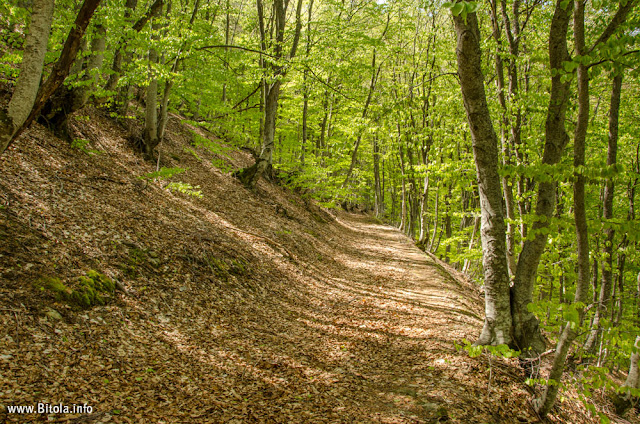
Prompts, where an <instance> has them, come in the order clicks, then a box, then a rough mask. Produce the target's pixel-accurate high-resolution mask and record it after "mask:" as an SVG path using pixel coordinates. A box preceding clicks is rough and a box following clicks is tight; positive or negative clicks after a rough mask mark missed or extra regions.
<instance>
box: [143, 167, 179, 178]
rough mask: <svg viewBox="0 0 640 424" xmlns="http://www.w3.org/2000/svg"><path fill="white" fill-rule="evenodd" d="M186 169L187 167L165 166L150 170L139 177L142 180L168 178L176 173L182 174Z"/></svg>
mask: <svg viewBox="0 0 640 424" xmlns="http://www.w3.org/2000/svg"><path fill="white" fill-rule="evenodd" d="M185 171H186V169H185V168H177V167H176V168H165V167H164V166H163V167H162V168H160V170H159V171H154V172H150V173H148V174H145V175H141V176H139V177H138V178H140V179H141V180H156V179H159V180H168V179H170V178H172V177H174V176H175V175H179V174H182V173H184V172H185Z"/></svg>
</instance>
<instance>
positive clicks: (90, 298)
mask: <svg viewBox="0 0 640 424" xmlns="http://www.w3.org/2000/svg"><path fill="white" fill-rule="evenodd" d="M38 283H39V285H40V287H41V288H42V289H43V290H45V289H46V290H48V291H49V292H51V293H53V294H54V295H55V296H56V299H58V300H61V301H65V302H67V303H68V304H70V305H76V306H79V307H81V308H91V307H92V306H96V305H104V304H105V303H107V302H108V301H109V300H110V298H111V297H112V295H113V293H114V291H115V288H116V285H115V283H114V282H113V280H111V279H110V278H109V277H107V276H106V275H104V274H101V273H99V272H98V271H95V270H91V271H89V272H87V273H86V274H85V275H83V276H81V277H78V278H77V279H76V280H75V281H72V282H71V283H70V284H69V285H66V284H65V283H63V282H62V280H60V279H59V278H57V277H43V278H41V279H40V280H39V282H38Z"/></svg>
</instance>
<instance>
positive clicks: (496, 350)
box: [453, 339, 520, 359]
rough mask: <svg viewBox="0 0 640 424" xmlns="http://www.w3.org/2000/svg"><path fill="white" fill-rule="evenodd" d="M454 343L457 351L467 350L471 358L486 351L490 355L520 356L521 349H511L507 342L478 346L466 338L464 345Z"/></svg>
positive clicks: (508, 357)
mask: <svg viewBox="0 0 640 424" xmlns="http://www.w3.org/2000/svg"><path fill="white" fill-rule="evenodd" d="M453 345H454V346H455V348H456V350H457V351H459V350H460V349H464V350H466V351H467V353H468V354H469V356H470V357H471V358H476V357H478V356H480V355H482V353H483V352H485V351H486V352H487V353H489V354H490V355H493V356H501V357H503V358H507V359H510V358H517V357H518V356H520V352H519V351H517V350H513V349H511V348H510V347H509V346H507V345H506V344H501V345H497V346H483V345H478V346H476V345H474V344H472V343H471V342H470V341H468V340H467V339H464V340H463V344H462V345H459V344H458V343H456V342H454V343H453Z"/></svg>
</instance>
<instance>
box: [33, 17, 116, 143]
mask: <svg viewBox="0 0 640 424" xmlns="http://www.w3.org/2000/svg"><path fill="white" fill-rule="evenodd" d="M106 38H107V31H106V28H105V27H104V26H103V25H102V24H97V25H96V26H95V28H94V37H93V39H92V40H91V47H90V54H91V56H90V57H89V60H88V63H87V66H86V69H85V71H84V75H82V77H81V79H80V81H81V84H80V85H79V86H77V87H75V88H69V87H67V86H65V85H64V84H62V85H60V86H59V87H58V89H57V90H56V91H55V93H53V95H52V96H51V97H50V98H49V100H47V102H46V103H45V105H44V107H43V108H42V112H41V117H40V121H41V122H42V123H43V124H45V125H48V126H49V127H50V128H51V129H52V130H53V131H54V132H55V134H56V135H57V136H58V137H60V138H62V139H66V140H68V141H71V137H70V134H69V121H68V118H69V115H71V114H72V113H75V112H77V111H78V110H80V109H82V108H83V107H84V106H85V105H86V104H87V102H88V101H89V96H90V94H91V92H92V91H93V90H94V89H95V87H96V85H97V83H98V82H99V78H100V75H99V72H100V69H101V68H102V62H103V60H104V50H105V46H106ZM82 62H83V61H82V60H78V59H76V61H75V63H74V65H73V67H76V65H77V64H79V68H80V70H81V69H82Z"/></svg>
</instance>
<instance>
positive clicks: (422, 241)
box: [418, 157, 429, 248]
mask: <svg viewBox="0 0 640 424" xmlns="http://www.w3.org/2000/svg"><path fill="white" fill-rule="evenodd" d="M422 163H423V165H425V168H426V167H427V166H428V164H429V159H428V157H425V158H423V161H422ZM428 207H429V171H427V170H425V175H424V180H423V184H422V195H421V196H420V237H419V238H418V245H419V246H422V247H423V248H426V245H427V243H428V240H427V239H428V238H429V217H428V216H427V210H428Z"/></svg>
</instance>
